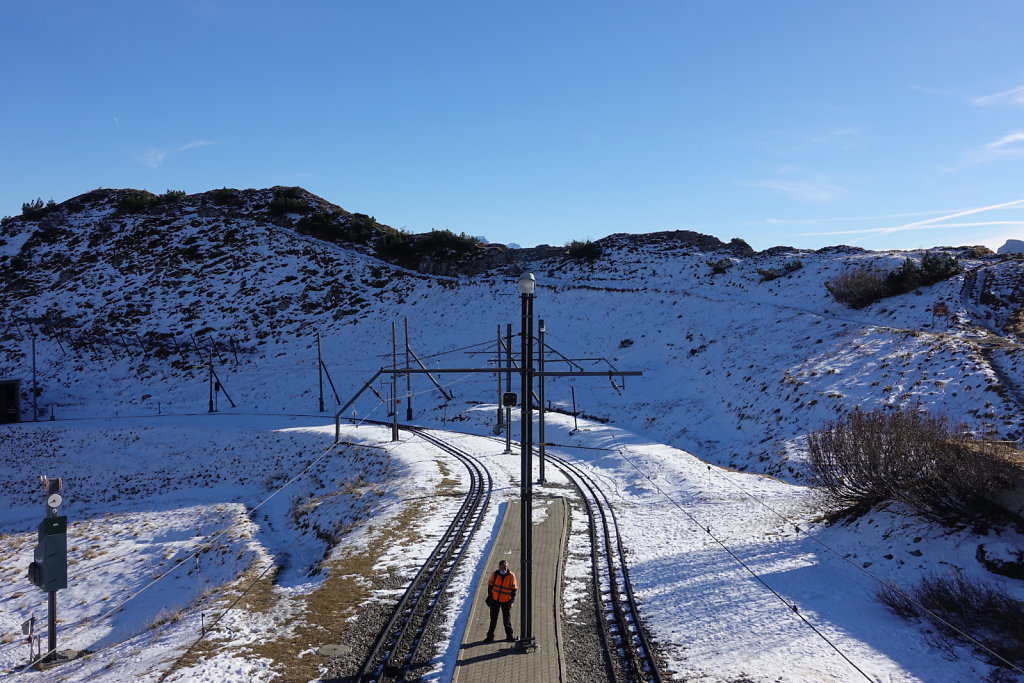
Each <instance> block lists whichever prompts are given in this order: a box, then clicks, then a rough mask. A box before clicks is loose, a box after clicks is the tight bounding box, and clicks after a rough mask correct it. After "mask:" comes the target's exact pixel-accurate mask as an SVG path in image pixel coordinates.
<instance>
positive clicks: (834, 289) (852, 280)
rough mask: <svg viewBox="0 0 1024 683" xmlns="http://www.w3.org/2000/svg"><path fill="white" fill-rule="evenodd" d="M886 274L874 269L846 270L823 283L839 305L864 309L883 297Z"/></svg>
mask: <svg viewBox="0 0 1024 683" xmlns="http://www.w3.org/2000/svg"><path fill="white" fill-rule="evenodd" d="M885 278H886V273H884V272H883V271H881V270H879V269H878V268H874V267H866V268H856V269H851V270H846V271H843V272H842V273H840V274H839V275H836V276H835V277H834V278H832V279H831V280H829V281H827V282H826V283H825V289H827V290H828V291H829V292H831V294H832V296H834V297H835V299H836V301H838V302H839V303H843V304H846V305H847V306H849V307H850V308H864V307H865V306H867V305H868V304H871V303H874V302H875V301H878V300H879V299H881V298H882V297H884V296H885Z"/></svg>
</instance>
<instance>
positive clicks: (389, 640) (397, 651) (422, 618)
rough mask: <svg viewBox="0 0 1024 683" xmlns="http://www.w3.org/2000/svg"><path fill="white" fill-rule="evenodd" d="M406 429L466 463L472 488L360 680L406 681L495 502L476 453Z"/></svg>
mask: <svg viewBox="0 0 1024 683" xmlns="http://www.w3.org/2000/svg"><path fill="white" fill-rule="evenodd" d="M402 428H403V429H405V430H407V431H410V432H412V433H414V434H416V435H417V436H420V437H421V438H423V439H424V440H426V441H428V442H429V443H432V444H434V445H435V446H437V447H438V448H441V449H442V450H444V451H445V452H447V453H449V454H450V455H452V456H453V457H455V458H456V459H458V460H459V461H460V462H461V463H462V464H463V465H465V467H466V469H467V471H468V472H469V475H470V485H469V491H468V492H467V494H466V496H465V498H464V500H463V502H462V505H461V506H460V508H459V510H458V512H457V513H456V515H455V517H454V519H453V520H452V522H451V523H450V524H449V526H448V528H447V529H446V530H445V533H444V534H443V536H442V538H441V540H440V541H439V542H438V543H437V545H436V546H435V547H434V549H433V551H432V552H431V554H430V556H429V557H428V558H427V560H426V561H425V562H424V563H423V565H422V566H421V567H420V569H419V571H418V572H417V573H416V576H415V577H414V578H413V579H412V581H410V583H409V585H408V587H407V588H406V590H405V592H404V593H403V595H402V598H401V599H400V600H399V601H398V604H397V605H396V606H395V609H394V611H393V612H392V614H391V618H390V619H389V620H388V623H387V625H386V626H385V627H384V628H383V629H382V630H381V632H380V633H379V634H378V636H377V639H376V640H375V641H374V644H373V645H372V646H371V648H370V651H369V654H368V655H367V657H366V659H365V661H364V664H363V666H362V668H361V669H360V671H359V673H358V674H357V676H356V680H357V681H404V680H405V679H406V676H407V675H408V672H409V669H410V668H411V667H412V665H413V663H414V661H415V657H416V654H417V652H418V651H419V647H420V645H421V644H422V641H423V635H424V633H425V632H426V629H427V626H428V625H429V623H430V620H431V618H432V617H433V615H434V610H435V608H436V606H437V604H438V600H439V599H440V596H441V595H442V594H443V592H444V590H445V588H447V586H448V584H449V582H450V580H451V578H452V576H453V575H454V573H455V569H456V568H457V567H458V565H459V562H460V560H461V559H462V557H463V555H464V554H465V551H466V549H467V548H468V546H469V542H470V541H471V539H472V537H473V535H474V533H475V532H476V531H477V529H479V527H480V524H481V523H482V521H483V515H484V513H485V511H486V510H487V506H488V504H489V502H490V496H491V489H492V481H491V476H490V472H488V470H487V469H486V468H485V467H483V466H482V465H481V464H480V463H479V461H477V460H476V458H475V457H474V456H473V455H471V454H469V453H468V452H466V451H464V450H462V449H459V448H457V447H455V446H452V445H451V444H449V443H447V442H445V441H443V440H442V439H440V438H438V437H436V436H434V435H432V434H429V433H428V432H427V430H425V429H423V428H419V427H410V426H403V427H402Z"/></svg>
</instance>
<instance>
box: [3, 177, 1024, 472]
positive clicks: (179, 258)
mask: <svg viewBox="0 0 1024 683" xmlns="http://www.w3.org/2000/svg"><path fill="white" fill-rule="evenodd" d="M576 247H578V248H566V247H539V248H536V249H523V250H519V249H508V248H506V247H504V246H502V245H484V244H480V243H478V242H476V241H475V240H473V239H471V238H467V237H465V236H458V235H452V234H451V233H447V232H446V231H437V232H435V233H428V234H426V235H419V236H415V235H407V234H405V233H401V232H400V231H396V230H393V229H392V228H389V227H388V226H384V225H381V224H379V223H377V222H376V221H375V220H374V219H373V218H372V217H370V216H368V215H365V214H358V213H351V212H348V211H345V210H344V209H341V208H340V207H338V206H335V205H333V204H331V203H330V202H327V201H325V200H323V199H321V198H319V197H316V196H314V195H312V194H309V193H308V192H306V191H304V190H301V189H298V188H271V189H267V190H245V191H237V190H227V189H224V190H214V191H211V192H206V193H202V194H197V195H182V194H180V193H166V194H164V195H159V196H158V195H151V194H148V193H144V192H140V191H134V190H96V191H93V192H90V193H87V194H85V195H81V196H79V197H76V198H74V199H71V200H68V201H66V202H63V203H61V204H55V205H52V206H45V205H42V203H39V204H38V205H33V206H28V207H26V212H25V215H24V216H21V217H16V218H9V219H5V220H4V222H3V224H2V227H0V271H2V272H3V273H4V277H3V279H2V282H0V287H2V300H3V301H4V302H5V307H4V310H3V312H2V318H0V343H2V348H0V376H4V377H15V378H20V379H22V380H23V384H22V389H23V402H24V406H23V408H26V407H28V408H27V410H28V417H29V419H31V417H32V409H31V407H30V406H31V396H30V394H29V380H30V377H31V349H32V343H31V342H32V337H33V335H34V336H35V338H36V345H37V374H38V384H39V386H40V395H39V398H38V406H39V411H40V413H41V414H43V415H44V416H45V415H48V414H49V412H50V410H51V406H52V410H53V411H54V413H55V414H56V415H57V416H58V417H64V416H72V415H76V414H93V415H95V414H104V413H105V412H106V413H112V412H120V413H121V414H126V413H139V414H155V413H156V412H159V411H171V410H178V411H203V410H206V409H207V405H208V400H209V399H208V394H209V384H208V382H207V380H208V377H209V366H210V363H211V359H212V363H213V366H214V368H215V369H216V370H217V375H218V378H219V379H220V380H221V382H222V385H221V386H222V388H223V389H224V393H223V395H222V394H221V393H220V392H218V393H217V396H216V398H217V400H218V408H219V409H228V407H229V401H230V402H233V403H235V405H237V406H238V408H236V410H257V411H266V410H271V411H297V412H310V411H314V410H315V409H316V408H317V398H318V397H317V395H316V394H317V392H318V373H317V360H316V358H317V357H316V335H317V333H319V334H320V336H321V341H322V349H323V357H324V361H325V366H326V367H327V368H328V369H329V371H330V372H331V377H330V382H331V383H333V384H334V386H335V388H336V391H337V397H335V396H334V395H332V394H333V392H331V391H330V390H329V389H328V412H330V411H331V408H332V407H334V406H336V405H337V404H338V403H339V402H344V401H346V400H347V399H348V398H349V397H350V396H351V395H353V394H354V393H355V391H356V390H357V389H358V388H359V387H361V386H362V385H363V384H364V383H365V382H366V380H367V379H369V377H370V376H371V375H372V373H373V372H374V371H375V370H376V369H377V368H379V367H381V366H382V365H385V364H390V362H391V359H390V356H389V354H390V351H391V343H392V336H391V335H392V325H393V324H397V330H398V336H399V339H398V347H399V349H402V348H403V339H402V334H403V319H404V320H408V324H409V327H410V330H411V346H412V347H413V349H414V350H415V351H416V352H417V353H418V354H419V355H420V356H421V357H422V358H423V359H424V360H425V361H427V362H428V364H429V365H431V366H432V367H441V366H447V367H466V364H467V363H471V364H473V365H476V366H482V365H483V364H485V363H487V362H489V361H490V360H491V359H492V358H493V357H494V354H495V353H496V348H495V347H496V341H495V338H496V336H497V335H498V333H499V330H504V324H505V323H508V322H515V325H514V328H515V329H516V330H518V320H517V318H518V297H517V292H516V287H515V278H516V277H517V276H518V274H519V273H520V272H522V271H523V270H529V271H531V272H534V273H536V276H537V280H538V283H539V284H538V297H537V313H538V317H540V318H542V319H545V320H546V327H547V331H548V337H547V341H548V343H549V344H550V345H551V346H552V347H554V348H555V349H556V350H557V352H558V353H561V354H563V355H564V356H566V357H572V358H586V359H588V360H586V361H581V362H580V365H581V366H586V367H587V369H593V368H601V369H609V368H610V367H613V366H614V367H618V368H620V369H637V370H642V371H644V373H645V375H644V377H643V378H640V379H636V380H632V379H631V380H629V381H628V382H626V383H625V386H623V383H622V381H621V379H618V378H616V377H614V376H612V377H609V378H608V379H607V380H599V381H583V380H581V379H580V380H575V379H574V380H554V381H552V383H551V385H550V387H549V388H548V393H547V398H548V400H549V401H550V402H551V404H552V407H554V408H558V409H563V410H569V409H571V407H572V395H573V394H575V396H576V399H577V409H579V410H581V411H583V412H585V413H586V414H588V415H591V416H594V417H597V418H599V419H602V420H613V421H621V422H624V423H628V424H631V425H633V426H635V427H636V428H638V429H640V430H641V431H646V432H648V433H650V434H651V435H652V436H656V437H657V438H658V439H659V440H661V441H663V442H666V443H671V444H674V445H677V446H681V447H683V448H687V449H690V450H692V451H694V452H699V453H700V454H701V455H702V457H707V458H708V459H710V460H713V461H717V462H721V463H723V464H729V465H732V466H735V467H739V468H744V469H753V470H757V471H763V472H767V473H772V474H777V475H782V476H791V477H797V478H799V477H801V476H803V467H802V456H801V453H802V446H801V444H802V437H803V435H804V434H806V432H807V431H808V430H810V429H814V428H817V427H819V426H820V425H821V424H823V423H824V422H826V421H827V420H830V419H834V418H835V417H836V416H838V415H840V414H842V413H844V412H845V411H847V410H849V409H851V408H852V407H853V406H856V405H859V406H864V407H867V408H874V407H878V406H884V405H902V404H906V403H910V402H913V403H920V404H922V405H925V406H927V407H929V408H931V409H934V410H936V411H941V412H944V413H947V414H949V415H950V416H951V417H953V418H954V419H956V420H960V421H964V422H965V423H967V424H968V426H969V428H970V429H972V430H974V431H975V432H978V433H984V434H986V435H990V436H996V437H1000V438H1012V439H1017V438H1020V436H1021V435H1022V434H1024V429H1022V425H1021V417H1020V415H1021V410H1020V403H1019V401H1020V400H1021V388H1022V387H1024V363H1022V362H1021V350H1020V348H1021V347H1020V344H1019V342H1020V328H1019V320H1020V316H1021V314H1020V308H1021V301H1022V293H1021V282H1022V281H1024V277H1022V276H1024V269H1022V267H1021V266H1022V261H1020V260H1015V259H1016V257H1012V256H1002V257H996V256H994V255H986V254H985V253H984V252H983V251H982V250H978V249H973V248H956V249H954V248H945V249H943V250H942V253H945V254H949V255H952V256H955V257H956V258H957V259H959V263H960V264H961V265H962V266H963V267H964V271H963V272H962V273H961V274H959V275H957V276H955V277H953V278H950V279H946V280H943V281H941V282H938V283H937V284H934V285H931V286H927V287H919V288H916V289H913V290H911V291H908V292H907V293H904V294H900V295H898V296H892V297H889V298H884V299H881V300H879V301H876V302H875V303H873V304H870V305H869V306H866V307H864V308H861V309H857V310H854V309H851V308H849V307H847V306H844V305H842V304H839V303H837V302H836V301H835V300H834V298H833V297H832V295H831V294H830V293H829V291H828V290H827V289H826V287H825V283H826V282H828V281H829V280H831V279H833V278H835V277H837V276H838V275H840V274H842V273H844V272H849V271H850V270H851V269H859V268H869V267H870V268H876V269H880V270H881V271H891V270H893V269H896V268H898V267H900V265H901V264H903V263H904V262H905V260H906V259H907V258H911V259H914V260H918V261H919V260H920V258H921V257H922V255H923V254H921V253H907V252H877V253H876V252H867V251H864V250H861V249H856V248H850V247H835V248H829V249H823V250H819V251H817V252H808V251H799V250H794V249H789V248H786V247H779V248H775V249H770V250H767V251H765V252H761V253H755V252H753V251H752V250H751V249H750V248H749V247H748V246H747V245H746V244H745V243H743V242H742V241H741V240H733V241H732V242H729V243H723V242H721V241H719V240H717V239H715V238H713V237H708V236H703V235H699V234H697V233H692V232H686V231H679V232H667V233H655V234H650V235H628V234H619V235H612V236H610V237H608V238H605V239H603V240H600V241H599V242H597V243H596V244H594V245H589V244H583V245H576ZM939 302H942V303H943V304H945V305H946V307H947V310H948V315H944V316H940V315H936V310H937V309H936V308H935V304H936V303H939ZM464 347H470V348H468V349H467V350H468V351H479V352H486V354H487V355H468V356H467V355H458V354H450V355H448V356H436V355H435V354H439V353H442V352H451V351H454V350H456V349H462V348H464ZM552 358H554V356H552ZM400 362H404V354H401V360H400ZM552 362H555V361H554V360H552ZM296 376H302V377H306V378H308V384H306V385H305V386H303V387H302V388H301V389H293V388H292V387H294V386H296V385H295V382H294V378H295V377H296ZM448 379H449V380H450V381H453V382H455V388H454V391H455V393H456V394H457V397H456V400H455V401H454V402H448V403H446V402H445V401H444V400H443V399H441V398H440V397H439V395H438V394H437V393H436V392H433V393H432V392H431V387H430V386H429V385H427V384H426V383H425V382H424V385H425V386H419V387H417V386H414V387H413V390H414V392H417V393H418V396H417V398H416V399H415V404H416V411H417V415H416V417H417V419H421V418H422V419H428V420H430V419H437V420H441V419H452V418H453V417H454V418H456V419H458V416H459V415H460V413H461V411H462V410H464V409H465V408H466V407H467V406H470V405H476V404H479V403H490V402H493V401H494V400H495V395H496V387H495V381H494V378H493V377H488V376H486V375H477V376H472V377H470V376H465V377H462V378H459V379H457V380H456V378H454V377H450V376H449V377H448ZM285 380H289V381H285ZM419 381H420V378H417V380H416V382H417V383H418V382H419ZM403 382H404V380H403ZM112 385H113V386H116V387H117V392H116V395H117V396H118V402H117V403H116V404H115V405H110V398H109V397H110V396H111V395H112V394H111V392H110V391H107V390H105V388H107V387H109V386H112ZM101 389H103V390H101ZM387 390H388V387H386V386H376V387H375V388H374V391H375V392H376V393H377V396H370V395H369V394H368V395H367V397H364V399H362V400H361V402H359V403H357V404H356V406H355V408H356V410H357V411H359V414H360V415H366V414H373V416H375V417H377V416H383V415H384V413H385V412H386V405H384V404H383V399H382V397H383V396H384V395H385V394H386V392H387ZM401 391H403V392H404V386H403V388H402V389H401ZM24 414H25V410H23V415H24Z"/></svg>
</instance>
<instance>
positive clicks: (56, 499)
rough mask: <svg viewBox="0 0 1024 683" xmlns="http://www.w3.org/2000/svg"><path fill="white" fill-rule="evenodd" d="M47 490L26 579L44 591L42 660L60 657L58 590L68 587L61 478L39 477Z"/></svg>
mask: <svg viewBox="0 0 1024 683" xmlns="http://www.w3.org/2000/svg"><path fill="white" fill-rule="evenodd" d="M39 479H40V481H42V483H43V491H44V492H45V493H46V517H45V518H44V519H43V521H42V522H40V523H39V538H38V542H37V543H36V548H35V553H34V554H33V561H32V563H31V564H29V566H28V578H29V580H30V581H31V582H32V584H33V585H35V586H37V587H38V588H40V589H41V590H44V591H46V593H47V598H48V600H47V602H48V609H47V635H48V642H47V653H46V657H44V658H43V661H44V662H55V661H58V660H60V659H62V658H61V657H60V656H59V655H58V654H57V591H59V590H61V589H63V588H67V587H68V536H67V531H68V518H67V517H64V516H58V515H57V508H59V507H60V505H61V503H63V502H64V499H63V497H62V496H61V491H62V490H63V489H64V480H63V479H60V478H53V479H51V478H50V477H47V476H46V475H43V476H41V477H40V478H39Z"/></svg>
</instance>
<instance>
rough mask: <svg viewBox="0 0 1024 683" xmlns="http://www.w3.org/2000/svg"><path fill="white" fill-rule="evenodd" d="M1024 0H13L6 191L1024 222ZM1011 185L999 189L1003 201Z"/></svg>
mask: <svg viewBox="0 0 1024 683" xmlns="http://www.w3.org/2000/svg"><path fill="white" fill-rule="evenodd" d="M1021 26H1024V3H1020V2H1017V1H1012V2H1010V1H1000V0H993V1H987V2H982V3H965V2H959V1H957V2H953V1H950V0H938V1H935V0H931V1H927V2H925V1H916V0H904V1H893V0H886V1H884V2H883V1H876V0H864V1H859V2H845V3H839V2H819V1H786V2H783V1H782V0H779V1H776V2H763V1H758V2H755V1H754V0H749V1H747V2H735V1H729V0H718V1H711V0H707V1H684V0H676V1H675V2H637V3H628V4H627V3H609V2H602V1H601V0H591V1H588V2H547V3H535V2H531V1H529V0H521V1H519V2H516V3H501V4H499V3H481V2H472V3H471V2H464V3H463V2H460V3H456V2H424V1H422V0H420V1H419V2H411V1H410V2H391V1H377V2H354V1H341V0H338V1H333V2H289V3H285V2H267V1H262V2H261V1H259V0H249V1H248V2H228V1H219V0H202V1H199V0H196V1H182V2H163V3H150V2H145V3H142V2H138V1H137V0H136V1H134V2H109V1H104V0H94V1H90V2H77V1H76V2H71V1H60V2H55V1H51V0H37V1H33V2H4V3H2V4H0V59H2V64H3V71H2V72H0V73H2V79H3V80H2V84H3V98H2V104H0V126H2V128H0V129H2V131H3V132H2V134H0V159H2V164H0V215H15V214H18V213H20V211H21V204H22V203H23V202H25V201H29V200H32V199H34V198H36V197H41V198H43V199H50V198H53V199H55V200H57V201H63V200H64V199H67V198H69V197H71V196H74V195H76V194H80V193H82V192H86V191H88V190H91V189H94V188H96V187H135V188H144V189H148V190H151V191H153V192H163V191H164V190H167V189H180V190H185V191H187V192H199V191H204V190H208V189H213V188H219V187H237V188H249V187H269V186H272V185H301V186H303V187H305V188H307V189H309V190H310V191H312V192H315V193H316V194H319V195H321V196H323V197H325V198H326V199H328V200H330V201H333V202H335V203H336V204H339V205H341V206H343V207H345V208H346V209H348V210H350V211H359V212H363V213H368V214H372V215H374V216H375V217H376V218H377V219H378V220H380V221H381V222H384V223H387V224H389V225H393V226H395V227H400V228H405V229H407V230H410V231H412V232H424V231H427V230H431V229H435V228H448V229H451V230H454V231H456V232H467V233H469V234H473V235H482V236H485V237H487V238H488V239H489V240H491V241H493V242H506V243H507V242H514V243H518V244H521V245H523V246H532V245H534V244H539V243H549V244H563V243H565V242H567V241H570V240H573V239H586V238H591V239H597V238H600V237H603V236H605V235H608V234H611V233H614V232H653V231H658V230H676V229H686V230H696V231H698V232H703V233H707V234H712V235H715V236H717V237H719V238H722V239H725V240H728V239H730V238H732V237H741V238H743V239H745V240H746V241H747V242H749V243H750V244H751V245H752V246H754V247H755V248H757V249H764V248H767V247H770V246H775V245H780V244H784V245H791V246H798V247H809V248H816V247H821V246H826V245H830V244H855V245H858V246H862V247H865V248H868V249H888V248H897V249H913V248H918V247H927V246H936V245H960V244H986V245H988V246H991V247H993V248H994V247H998V246H999V245H1000V244H1002V242H1003V241H1004V240H1005V239H1007V238H1019V239H1024V183H1022V182H1021V180H1022V179H1024V42H1022V41H1021V40H1020V28H1021ZM991 207H995V208H991Z"/></svg>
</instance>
